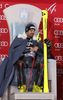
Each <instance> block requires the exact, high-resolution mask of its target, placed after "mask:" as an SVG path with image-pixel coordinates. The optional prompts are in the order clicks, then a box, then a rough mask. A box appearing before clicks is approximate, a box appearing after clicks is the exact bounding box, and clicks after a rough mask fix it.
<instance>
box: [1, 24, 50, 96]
mask: <svg viewBox="0 0 63 100" xmlns="http://www.w3.org/2000/svg"><path fill="white" fill-rule="evenodd" d="M35 30H36V29H35V25H34V24H32V23H29V24H27V25H26V27H25V33H26V35H27V38H26V39H23V38H22V37H20V35H19V34H18V35H17V36H16V38H15V39H14V41H13V42H12V44H11V46H10V48H9V56H8V57H6V58H5V59H4V61H3V62H2V64H1V65H0V76H1V77H0V97H1V96H2V95H3V94H4V92H5V91H6V89H7V87H8V86H9V85H10V84H11V85H17V86H18V89H19V91H20V92H26V91H27V90H28V91H33V92H42V88H41V86H43V43H42V42H41V41H39V42H37V41H36V40H33V36H34V34H35ZM44 42H45V43H46V44H47V49H48V54H47V55H48V58H49V53H50V49H51V41H50V40H49V39H45V40H44ZM32 68H33V70H31V69H32ZM30 72H31V76H30ZM16 73H17V74H16ZM28 83H29V84H28ZM4 84H5V85H4ZM27 87H28V88H27Z"/></svg>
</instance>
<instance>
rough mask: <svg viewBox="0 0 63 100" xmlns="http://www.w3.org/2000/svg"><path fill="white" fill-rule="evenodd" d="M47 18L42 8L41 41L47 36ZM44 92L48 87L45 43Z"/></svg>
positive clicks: (46, 13) (45, 48)
mask: <svg viewBox="0 0 63 100" xmlns="http://www.w3.org/2000/svg"><path fill="white" fill-rule="evenodd" d="M47 18H48V12H47V11H46V10H42V19H43V20H42V21H43V41H44V39H46V38H47ZM43 91H44V92H49V88H48V70H47V45H46V44H45V43H44V89H43Z"/></svg>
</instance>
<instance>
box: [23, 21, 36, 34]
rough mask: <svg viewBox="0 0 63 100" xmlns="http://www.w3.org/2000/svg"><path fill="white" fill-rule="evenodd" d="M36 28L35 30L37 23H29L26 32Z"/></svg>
mask: <svg viewBox="0 0 63 100" xmlns="http://www.w3.org/2000/svg"><path fill="white" fill-rule="evenodd" d="M31 29H34V30H35V25H34V24H31V23H29V24H27V25H26V27H25V32H28V31H29V30H31Z"/></svg>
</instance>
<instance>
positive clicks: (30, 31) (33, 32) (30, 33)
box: [26, 29, 35, 37]
mask: <svg viewBox="0 0 63 100" xmlns="http://www.w3.org/2000/svg"><path fill="white" fill-rule="evenodd" d="M26 34H27V37H33V36H34V34H35V30H34V29H31V30H29V31H28V32H26Z"/></svg>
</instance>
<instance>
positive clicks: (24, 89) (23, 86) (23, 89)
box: [18, 85, 27, 92]
mask: <svg viewBox="0 0 63 100" xmlns="http://www.w3.org/2000/svg"><path fill="white" fill-rule="evenodd" d="M18 89H19V92H27V90H26V85H22V86H18Z"/></svg>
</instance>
